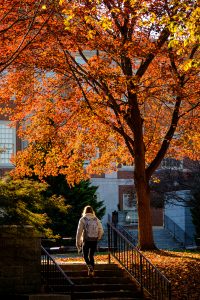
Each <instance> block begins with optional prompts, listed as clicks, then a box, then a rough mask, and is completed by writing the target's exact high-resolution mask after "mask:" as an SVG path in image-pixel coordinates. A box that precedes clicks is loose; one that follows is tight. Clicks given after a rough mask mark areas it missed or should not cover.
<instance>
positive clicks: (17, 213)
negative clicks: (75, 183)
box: [0, 176, 69, 237]
mask: <svg viewBox="0 0 200 300" xmlns="http://www.w3.org/2000/svg"><path fill="white" fill-rule="evenodd" d="M46 190H47V184H46V183H41V182H38V181H34V180H31V179H12V178H11V177H9V176H7V177H5V178H3V179H1V180H0V210H1V215H0V224H6V225H32V226H33V227H34V228H35V229H36V231H38V232H40V233H42V234H43V235H44V236H45V237H55V235H54V234H53V229H51V225H52V219H51V217H50V214H49V212H48V210H51V211H54V212H55V211H57V212H60V213H65V214H66V213H67V211H68V208H69V206H67V205H65V203H64V198H62V197H61V196H55V195H51V196H50V197H47V196H45V192H46ZM47 207H48V210H46V208H47Z"/></svg>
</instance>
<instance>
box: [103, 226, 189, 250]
mask: <svg viewBox="0 0 200 300" xmlns="http://www.w3.org/2000/svg"><path fill="white" fill-rule="evenodd" d="M125 228H126V230H127V231H128V232H129V233H130V235H131V236H133V237H134V238H136V240H137V233H138V231H137V229H133V228H129V227H128V226H126V227H125ZM153 236H154V241H155V244H156V246H157V247H158V249H163V250H178V249H183V248H184V247H183V245H182V244H181V243H180V242H179V241H177V240H176V239H175V238H173V236H172V235H171V234H170V233H169V231H168V230H166V229H165V228H164V227H162V226H154V227H153ZM106 246H107V232H106V233H105V235H104V238H103V240H102V241H100V243H99V247H100V248H104V247H105V248H106Z"/></svg>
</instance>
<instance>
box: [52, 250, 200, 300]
mask: <svg viewBox="0 0 200 300" xmlns="http://www.w3.org/2000/svg"><path fill="white" fill-rule="evenodd" d="M143 253H144V255H145V256H146V257H147V258H148V259H149V260H150V261H151V262H152V263H153V264H154V265H155V266H156V267H157V268H158V269H159V270H160V271H161V272H162V273H163V274H164V275H165V276H166V277H167V278H168V279H169V280H170V281H171V283H172V300H200V252H194V251H191V252H189V251H185V252H184V251H182V252H176V251H164V250H158V251H145V252H143ZM56 260H57V262H58V263H62V264H63V263H69V262H74V263H80V262H84V261H83V258H82V256H81V255H77V254H76V253H74V254H72V255H69V256H67V255H61V256H57V257H56ZM95 260H96V263H107V262H108V255H107V254H106V253H97V254H96V256H95Z"/></svg>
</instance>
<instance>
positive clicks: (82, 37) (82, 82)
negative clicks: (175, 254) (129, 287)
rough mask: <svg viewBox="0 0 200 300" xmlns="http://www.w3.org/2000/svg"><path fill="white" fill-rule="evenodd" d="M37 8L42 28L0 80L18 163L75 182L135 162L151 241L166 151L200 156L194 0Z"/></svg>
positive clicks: (143, 232)
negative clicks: (155, 179) (153, 201)
mask: <svg viewBox="0 0 200 300" xmlns="http://www.w3.org/2000/svg"><path fill="white" fill-rule="evenodd" d="M1 2H2V1H1ZM30 2H31V1H30ZM40 11H42V16H43V17H40V18H38V19H37V21H38V23H37V24H38V26H42V30H40V34H38V35H37V37H36V38H34V40H32V41H31V43H30V46H29V47H28V46H27V47H26V49H24V51H21V52H20V54H19V55H18V57H17V59H16V60H15V61H14V62H13V64H12V66H10V67H9V72H7V73H6V74H3V75H2V81H1V92H0V99H1V102H2V104H3V105H4V113H5V112H7V113H8V114H10V118H11V120H13V121H14V122H19V124H20V129H19V134H20V135H21V137H22V138H23V139H27V140H28V141H29V145H28V147H27V148H26V149H25V150H24V151H23V152H21V153H19V154H18V156H17V158H16V161H15V163H16V167H17V168H16V171H15V173H16V174H17V173H18V174H21V175H31V174H33V173H35V174H37V175H38V176H41V177H42V176H47V175H57V174H58V173H60V174H64V175H66V177H67V180H68V182H71V183H73V182H75V181H80V180H81V179H83V178H85V177H87V176H90V174H92V173H96V174H100V173H102V172H106V171H110V170H113V169H115V168H116V167H117V165H118V164H121V163H123V164H124V163H126V164H134V182H135V187H136V193H137V201H138V214H139V229H140V230H139V232H140V237H139V243H140V247H141V248H153V247H154V243H153V237H152V230H151V218H150V193H149V180H150V178H151V175H152V174H153V172H154V171H155V170H156V169H157V168H158V166H159V165H160V163H161V161H162V159H163V158H164V156H166V155H168V156H170V155H171V156H173V157H177V158H180V159H181V158H182V157H184V156H189V157H191V158H192V159H194V160H195V159H199V153H200V152H199V148H200V143H199V128H200V127H199V126H198V123H199V122H198V120H199V105H200V102H199V98H198V94H199V81H198V79H199V77H198V55H199V50H198V38H199V35H198V34H197V32H198V27H197V26H198V25H197V22H198V16H199V8H198V5H197V2H196V1H195V0H183V1H177V0H171V1H166V0H160V1H152V0H143V1H136V0H124V1H119V0H96V1H90V0H85V1H73V2H72V1H67V0H66V1H60V3H59V4H58V3H57V2H56V1H46V2H45V5H43V6H40ZM48 16H51V17H49V18H48ZM44 18H47V19H48V22H46V23H45V24H44ZM45 20H46V19H45ZM42 24H44V25H42ZM40 28H41V27H40ZM18 34H20V30H18ZM19 36H20V35H19ZM9 39H11V40H13V36H12V35H9V34H8V35H7V37H6V40H7V43H8V41H9ZM5 51H6V50H4V53H5ZM10 99H13V106H14V110H12V109H10ZM6 104H7V105H6ZM44 150H45V151H44ZM97 152H98V153H100V154H99V155H97ZM85 160H90V164H89V165H88V167H87V168H85V169H84V168H83V162H84V161H85Z"/></svg>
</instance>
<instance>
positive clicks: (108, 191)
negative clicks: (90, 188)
mask: <svg viewBox="0 0 200 300" xmlns="http://www.w3.org/2000/svg"><path fill="white" fill-rule="evenodd" d="M90 181H91V184H92V185H94V186H97V187H98V190H97V194H98V198H99V200H101V201H104V205H105V207H106V213H105V215H104V217H103V219H102V223H103V225H104V226H105V225H106V222H107V219H108V214H110V215H112V212H113V211H115V210H118V203H119V185H133V180H132V179H117V173H116V172H113V173H111V174H109V175H106V177H105V178H91V180H90Z"/></svg>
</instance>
